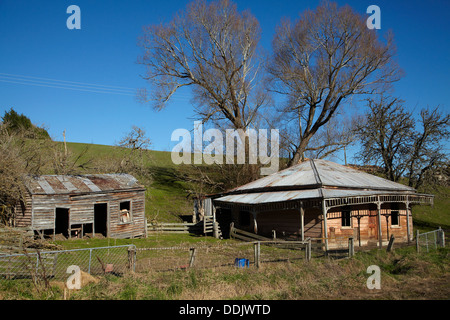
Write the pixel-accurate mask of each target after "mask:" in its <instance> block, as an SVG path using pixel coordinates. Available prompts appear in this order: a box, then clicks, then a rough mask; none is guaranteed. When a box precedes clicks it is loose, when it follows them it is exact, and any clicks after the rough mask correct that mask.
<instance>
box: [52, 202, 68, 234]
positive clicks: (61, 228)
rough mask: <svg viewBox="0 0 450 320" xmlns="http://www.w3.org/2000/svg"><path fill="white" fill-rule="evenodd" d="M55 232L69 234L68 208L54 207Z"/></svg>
mask: <svg viewBox="0 0 450 320" xmlns="http://www.w3.org/2000/svg"><path fill="white" fill-rule="evenodd" d="M55 234H62V235H64V236H65V237H68V236H69V209H67V208H56V209H55Z"/></svg>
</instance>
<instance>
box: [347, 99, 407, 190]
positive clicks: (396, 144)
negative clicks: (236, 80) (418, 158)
mask: <svg viewBox="0 0 450 320" xmlns="http://www.w3.org/2000/svg"><path fill="white" fill-rule="evenodd" d="M367 103H368V104H367V107H368V110H367V112H366V114H365V118H363V119H361V120H360V121H359V122H358V124H357V125H356V127H355V133H356V135H357V137H358V139H359V140H360V142H361V150H360V152H359V153H358V154H357V156H356V158H357V159H358V160H360V161H361V162H362V163H366V164H374V165H377V166H382V167H383V168H384V174H385V176H386V178H388V179H389V180H392V181H398V179H399V178H400V177H401V176H402V175H403V174H404V173H405V171H406V169H407V165H406V161H407V159H408V158H409V153H410V148H411V145H412V143H413V134H414V120H413V117H412V114H411V113H410V112H407V111H406V110H405V107H404V105H403V103H404V102H403V101H402V100H400V99H399V98H392V97H387V96H379V97H377V98H369V99H367Z"/></svg>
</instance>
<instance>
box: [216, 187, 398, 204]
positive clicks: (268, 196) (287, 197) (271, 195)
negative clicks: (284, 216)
mask: <svg viewBox="0 0 450 320" xmlns="http://www.w3.org/2000/svg"><path fill="white" fill-rule="evenodd" d="M385 194H386V191H383V190H342V189H324V188H318V189H306V190H293V191H272V192H270V191H268V192H256V193H242V194H230V195H226V196H223V197H220V198H216V199H214V201H219V202H232V203H236V204H262V203H273V202H284V201H292V200H306V199H318V198H325V199H333V198H345V197H359V196H371V195H385ZM395 194H405V192H389V195H395Z"/></svg>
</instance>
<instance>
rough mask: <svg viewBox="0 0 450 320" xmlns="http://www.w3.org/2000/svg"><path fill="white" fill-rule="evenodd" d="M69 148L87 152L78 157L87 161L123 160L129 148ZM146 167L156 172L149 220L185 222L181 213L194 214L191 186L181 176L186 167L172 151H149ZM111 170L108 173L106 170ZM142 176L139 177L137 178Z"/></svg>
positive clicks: (148, 207) (77, 145) (148, 201)
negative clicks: (173, 160)
mask: <svg viewBox="0 0 450 320" xmlns="http://www.w3.org/2000/svg"><path fill="white" fill-rule="evenodd" d="M67 147H68V149H69V150H70V151H71V152H73V153H74V154H80V153H84V154H83V156H82V157H81V158H80V159H79V160H78V162H79V163H83V162H85V161H87V160H88V159H92V161H95V159H99V158H103V159H104V158H109V159H111V161H120V159H121V156H123V155H124V154H125V153H126V152H128V151H127V150H126V149H121V148H118V147H114V146H106V145H97V144H85V143H73V142H72V143H67ZM145 166H146V168H147V169H148V170H149V171H150V172H151V174H152V181H151V182H150V184H149V185H146V187H147V195H146V198H147V199H146V216H147V219H148V221H151V220H157V221H159V222H175V221H181V219H180V217H179V216H180V215H191V214H192V208H193V203H192V199H188V198H187V195H188V192H187V191H186V190H187V189H188V188H189V186H188V185H187V184H186V183H185V182H183V181H181V180H180V179H179V178H178V176H179V175H180V174H182V173H183V171H182V170H181V171H180V169H182V168H185V167H184V166H177V165H175V164H173V162H172V160H171V157H170V152H164V151H152V150H151V151H148V157H147V161H146V163H145ZM103 173H108V172H103ZM137 178H138V177H137Z"/></svg>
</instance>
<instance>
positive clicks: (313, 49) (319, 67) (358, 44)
mask: <svg viewBox="0 0 450 320" xmlns="http://www.w3.org/2000/svg"><path fill="white" fill-rule="evenodd" d="M394 49H395V48H394V45H393V38H392V35H391V34H390V33H388V34H387V37H386V39H385V41H384V42H383V41H381V40H380V39H379V37H378V35H377V33H376V31H375V30H369V29H368V28H367V26H366V21H365V17H363V16H362V15H360V14H358V13H356V12H354V11H353V10H352V9H351V8H350V7H349V6H344V7H338V6H337V5H336V4H335V3H329V2H324V3H323V4H321V5H320V6H319V7H317V8H316V9H315V10H314V11H312V10H306V11H305V12H303V13H302V14H301V16H300V19H298V20H297V21H295V22H291V21H289V20H283V21H282V23H281V24H280V25H279V26H278V28H277V30H276V34H275V37H274V40H273V59H272V61H271V64H270V68H269V72H270V74H271V76H272V90H273V91H275V92H278V93H280V94H283V95H285V96H286V97H287V101H286V102H287V103H286V106H285V107H284V108H283V109H282V112H283V113H284V115H285V117H286V118H289V119H292V120H293V122H294V123H295V124H296V126H298V128H299V131H300V136H299V139H298V140H296V141H293V142H292V145H291V148H293V153H292V157H291V159H290V165H293V164H296V163H297V162H298V161H299V160H300V158H301V157H302V154H303V152H304V151H305V150H306V149H307V146H308V144H309V142H310V140H311V138H312V137H313V136H314V135H315V134H316V133H317V132H318V130H319V129H320V128H321V127H322V126H324V125H325V124H326V123H327V122H328V121H330V119H332V117H333V115H335V113H336V111H337V110H338V108H339V107H340V106H341V105H343V104H344V103H346V102H347V101H348V100H349V98H350V97H352V96H353V95H355V94H359V95H361V94H370V93H372V92H374V90H376V89H380V86H385V85H387V84H389V83H391V82H393V81H396V80H398V79H399V77H400V73H401V72H400V70H399V69H398V67H397V65H396V64H395V61H394V59H393V57H394V53H395V50H394Z"/></svg>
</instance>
